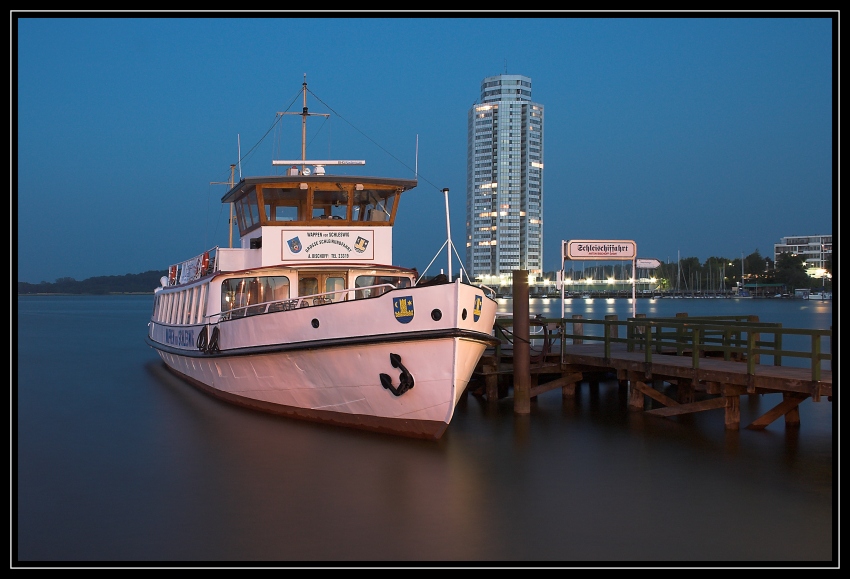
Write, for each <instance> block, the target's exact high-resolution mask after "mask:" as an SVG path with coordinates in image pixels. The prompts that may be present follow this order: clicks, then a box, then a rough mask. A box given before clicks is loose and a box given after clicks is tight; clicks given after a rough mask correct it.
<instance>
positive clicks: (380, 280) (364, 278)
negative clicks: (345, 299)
mask: <svg viewBox="0 0 850 579" xmlns="http://www.w3.org/2000/svg"><path fill="white" fill-rule="evenodd" d="M382 284H391V285H392V286H393V287H396V288H402V287H410V278H407V277H401V276H395V275H359V276H357V279H355V280H354V287H356V288H362V287H368V286H376V285H380V286H381V287H372V288H369V289H360V290H357V291H356V292H354V299H356V300H359V299H362V298H373V297H376V296H379V295H381V294H383V293H386V292H388V291H390V289H391V288H388V287H386V286H385V285H382Z"/></svg>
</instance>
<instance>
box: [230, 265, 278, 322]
mask: <svg viewBox="0 0 850 579" xmlns="http://www.w3.org/2000/svg"><path fill="white" fill-rule="evenodd" d="M288 299H289V278H288V277H286V276H284V275H280V276H255V277H238V278H230V279H226V280H224V281H223V282H221V311H222V313H226V312H230V311H231V310H235V311H233V312H232V316H233V317H242V316H245V315H252V314H258V313H263V312H265V311H266V306H265V305H263V306H259V307H256V308H252V307H248V306H256V305H257V304H266V303H268V302H279V301H283V300H288ZM239 308H247V309H239ZM269 309H270V310H274V309H277V308H271V307H270V308H269Z"/></svg>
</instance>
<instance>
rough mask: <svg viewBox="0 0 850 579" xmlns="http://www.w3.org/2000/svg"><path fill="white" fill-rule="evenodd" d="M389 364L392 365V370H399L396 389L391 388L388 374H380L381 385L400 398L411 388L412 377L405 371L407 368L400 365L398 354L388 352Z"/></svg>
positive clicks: (391, 383) (391, 384)
mask: <svg viewBox="0 0 850 579" xmlns="http://www.w3.org/2000/svg"><path fill="white" fill-rule="evenodd" d="M390 364H392V366H393V368H401V374H400V375H399V377H398V379H399V384H398V387H397V388H396V387H395V386H393V379H392V377H391V376H390V375H389V374H381V385H383V387H384V388H388V389H389V391H390V392H392V393H393V394H395V395H396V396H401V395H402V394H404V393H405V392H407V391H408V390H410V389H411V388H413V376H412V375H411V374H410V372H408V371H407V368H405V367H404V366H403V365H402V363H401V356H399V355H398V354H393V353H392V352H390Z"/></svg>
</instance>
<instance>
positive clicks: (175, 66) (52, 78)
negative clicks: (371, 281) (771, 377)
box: [10, 12, 838, 289]
mask: <svg viewBox="0 0 850 579" xmlns="http://www.w3.org/2000/svg"><path fill="white" fill-rule="evenodd" d="M11 16H12V18H11V20H12V22H11V26H12V51H13V52H12V57H11V64H12V67H13V68H12V79H11V82H12V90H11V96H12V104H11V111H10V115H11V118H12V135H11V145H12V170H13V180H12V199H13V207H12V212H13V214H12V217H13V218H14V217H17V227H16V229H14V230H13V236H14V237H13V242H14V243H15V250H14V251H16V252H17V264H16V265H17V279H16V280H14V281H26V282H31V283H38V282H40V281H48V282H53V281H55V280H56V279H58V278H61V277H73V278H75V279H77V280H83V279H86V278H89V277H93V276H106V275H124V274H128V273H133V274H135V273H141V272H145V271H149V270H165V269H167V268H168V266H169V265H170V264H173V263H177V262H179V261H182V260H184V259H188V258H190V257H192V256H195V255H198V254H199V253H201V252H203V251H204V250H206V249H209V248H211V247H213V246H216V245H219V246H222V247H227V246H228V232H227V219H228V216H229V211H228V207H227V206H225V205H223V204H222V203H221V198H222V196H223V195H224V194H225V193H226V191H227V187H226V186H224V185H222V184H220V183H222V182H226V181H228V180H229V179H230V165H231V164H237V166H238V167H237V175H236V178H237V180H238V178H239V171H240V169H241V174H242V176H246V177H247V176H257V175H272V174H276V173H282V172H283V169H282V168H278V167H273V166H272V160H273V159H280V158H290V159H291V158H299V157H300V154H301V123H300V120H301V119H300V118H299V117H297V116H295V115H292V116H288V117H284V118H283V119H282V120H281V122H280V124H278V125H276V126H275V128H274V129H272V126H273V125H274V123H275V120H276V119H275V115H276V113H277V112H283V111H290V112H297V111H300V108H301V100H300V93H299V91H300V90H301V84H302V82H303V81H304V75H305V74H306V78H307V83H308V88H309V90H310V92H311V93H312V94H315V95H316V96H317V97H318V98H319V99H321V102H320V101H318V100H316V99H315V98H314V97H313V96H312V94H311V95H310V96H309V97H308V107H309V108H310V112H317V113H326V112H330V113H335V114H336V115H339V116H335V117H333V118H331V119H330V120H329V121H327V122H325V121H324V120H323V118H322V117H315V118H311V119H309V120H308V141H309V145H308V149H307V157H308V158H331V159H365V160H366V166H365V167H363V168H345V171H344V172H346V173H349V174H359V175H374V176H390V177H402V178H413V177H414V176H415V171H416V169H417V168H418V179H419V186H418V187H417V188H416V189H414V190H412V191H411V192H408V193H406V194H405V195H403V196H402V198H401V205H400V207H399V213H398V218H397V220H396V227H395V231H394V241H393V248H394V262H395V263H396V264H398V265H402V266H407V267H417V268H418V269H419V271H420V272H423V271H424V270H425V267H426V266H427V265H428V264H429V262H430V261H431V260H432V258H433V257H434V256H435V255H436V254H437V252H438V251H439V250H440V247H441V246H442V244H443V243H444V242H445V240H446V216H445V202H444V197H443V194H442V193H441V189H442V188H449V190H450V192H449V200H450V218H451V225H452V241H453V242H454V244H455V245H456V247H457V249H458V251H459V253H460V254H461V256H462V257H464V258H465V238H466V230H465V221H466V160H467V113H468V111H469V109H470V108H471V107H472V106H473V105H474V104H475V103H476V102H477V101H478V100H479V98H480V88H481V81H482V80H483V79H484V78H485V77H488V76H494V75H498V74H503V73H508V74H520V75H524V76H527V77H530V78H531V82H532V94H531V100H532V101H533V102H535V103H539V104H541V105H543V107H544V129H543V143H544V149H543V162H544V172H543V215H544V228H543V231H544V253H543V259H544V261H543V263H544V269H545V270H546V271H553V270H557V269H560V267H561V261H560V260H561V250H560V246H561V241H562V240H570V239H599V240H614V239H616V240H634V241H635V242H636V244H637V248H638V257H641V258H658V259H660V260H661V261H668V260H675V259H676V257H677V255H680V256H681V257H682V258H685V257H698V258H699V259H700V261H704V260H705V259H706V258H708V257H711V256H722V257H729V258H733V259H734V258H740V256H741V254H742V253H743V254H745V255H749V254H750V253H752V252H754V251H756V250H758V251H759V252H760V253H761V254H762V256H764V257H771V258H772V257H773V245H774V244H775V243H779V241H780V238H781V237H784V236H789V235H822V234H829V233H833V234H834V235H837V231H833V227H834V223H836V222H835V218H834V215H837V209H838V205H837V182H836V176H837V172H836V169H837V162H838V156H837V147H836V140H835V139H836V136H837V131H836V125H837V107H836V105H837V77H836V70H835V68H836V64H835V62H836V60H835V59H836V54H837V53H836V47H837V41H838V39H837V38H836V34H837V32H836V31H837V14H836V13H835V12H808V13H794V12H791V13H764V14H756V17H751V16H752V14H749V16H750V17H743V16H742V15H736V14H734V13H733V14H728V13H724V14H723V17H720V18H716V17H711V14H706V13H693V14H688V13H684V14H679V16H681V17H676V18H670V17H666V16H665V14H664V13H642V14H638V17H629V15H623V14H619V15H617V14H615V15H603V16H602V17H595V18H588V17H586V16H583V15H582V14H581V13H562V14H557V13H548V14H532V13H504V14H500V15H497V16H495V17H491V16H488V15H485V14H483V13H482V15H480V16H473V17H454V16H452V15H451V14H442V15H440V17H433V18H426V17H421V16H416V17H389V16H387V15H380V14H371V13H360V14H357V15H352V16H340V15H336V17H333V18H325V17H317V16H319V15H317V14H312V13H311V14H310V15H309V17H308V16H305V15H299V14H297V13H285V12H281V13H278V14H277V17H270V16H266V15H263V17H258V18H255V17H251V18H247V17H244V15H242V14H234V15H232V16H233V17H231V15H229V14H227V13H220V14H216V15H214V16H216V17H204V16H207V15H206V14H201V15H200V16H202V17H197V18H195V17H193V18H185V17H167V16H168V15H167V14H166V15H165V16H166V17H162V15H160V17H156V18H155V17H147V16H145V15H144V14H143V13H140V14H137V15H136V16H137V17H135V18H130V17H122V16H121V15H115V14H113V15H111V17H106V18H99V17H94V16H96V13H89V14H86V13H77V14H69V15H61V14H54V15H53V17H46V16H50V13H46V14H45V15H44V16H40V15H38V14H33V15H29V16H27V15H25V14H24V13H18V14H15V13H14V12H13V13H12V15H11ZM19 16H20V17H19ZM467 16H468V15H467ZM615 16H616V17H615ZM270 129H272V130H271V131H270ZM417 139H418V157H417ZM240 151H241V155H242V159H241V161H240V160H239V158H238V157H239V153H240ZM332 169H333V168H328V171H329V172H331V170H332ZM15 213H16V215H15ZM234 244H235V240H234ZM13 256H14V254H13ZM438 262H439V263H438V264H436V265H435V266H432V268H433V267H444V265H445V258H444V257H442V258H438ZM455 267H456V266H455ZM430 273H433V269H432V270H430V271H429V274H430ZM455 273H457V272H455ZM151 289H153V288H151Z"/></svg>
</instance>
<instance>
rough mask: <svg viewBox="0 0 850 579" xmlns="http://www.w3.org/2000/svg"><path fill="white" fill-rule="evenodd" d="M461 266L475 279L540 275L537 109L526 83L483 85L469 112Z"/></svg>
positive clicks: (506, 79)
mask: <svg viewBox="0 0 850 579" xmlns="http://www.w3.org/2000/svg"><path fill="white" fill-rule="evenodd" d="M467 127H468V128H467V131H468V132H467V153H466V265H467V270H468V271H469V274H470V276H471V277H472V278H474V279H479V280H480V281H483V282H484V283H487V282H490V283H496V281H497V280H496V279H494V278H493V277H492V276H501V277H503V278H506V281H507V283H510V276H511V273H512V272H513V270H515V269H527V270H528V272H529V274H530V275H542V274H543V106H542V105H539V104H536V103H533V102H531V79H530V78H528V77H527V76H520V75H516V74H501V75H499V76H490V77H487V78H485V79H484V80H483V81H481V99H480V102H479V103H477V104H475V105H473V107H472V108H471V109H470V110H469V113H468V125H467Z"/></svg>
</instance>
